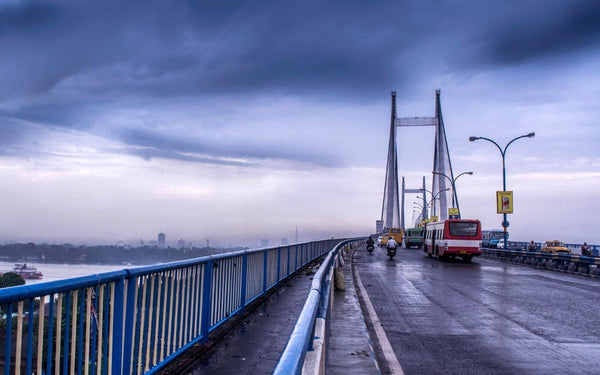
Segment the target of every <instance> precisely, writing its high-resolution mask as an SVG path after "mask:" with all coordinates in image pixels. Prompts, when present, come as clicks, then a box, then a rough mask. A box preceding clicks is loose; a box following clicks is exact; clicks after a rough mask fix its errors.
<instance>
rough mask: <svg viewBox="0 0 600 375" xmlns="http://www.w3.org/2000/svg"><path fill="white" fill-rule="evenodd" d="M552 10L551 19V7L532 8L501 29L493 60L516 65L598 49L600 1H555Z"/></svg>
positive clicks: (494, 48)
mask: <svg viewBox="0 0 600 375" xmlns="http://www.w3.org/2000/svg"><path fill="white" fill-rule="evenodd" d="M553 4H554V3H553ZM549 10H550V11H551V13H552V16H553V17H551V18H546V17H543V16H544V15H545V13H546V12H548V9H531V10H530V11H527V12H525V14H522V15H520V16H519V17H518V18H516V19H515V20H514V23H511V24H508V25H506V27H505V29H504V30H500V33H498V34H496V35H495V36H496V39H495V41H494V43H493V44H492V54H491V57H492V59H493V61H495V62H496V63H497V64H509V65H514V64H519V63H522V62H528V61H531V60H536V59H542V58H548V57H555V56H561V55H565V54H567V53H570V52H577V51H581V50H586V49H588V48H598V46H599V45H600V42H599V40H600V22H599V20H600V2H597V1H585V2H570V3H568V6H561V5H560V4H558V5H556V4H555V5H554V7H552V6H551V7H550V9H549ZM490 36H493V35H490Z"/></svg>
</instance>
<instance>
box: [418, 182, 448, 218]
mask: <svg viewBox="0 0 600 375" xmlns="http://www.w3.org/2000/svg"><path fill="white" fill-rule="evenodd" d="M419 190H421V191H426V192H428V193H429V194H431V197H432V198H431V200H430V201H429V203H426V205H432V206H433V216H436V215H435V200H436V199H437V196H438V195H440V193H442V192H444V191H448V190H450V188H446V189H444V190H440V191H438V192H437V193H436V194H435V195H433V193H432V192H431V191H429V190H427V189H419ZM423 201H424V202H427V200H426V199H425V193H423Z"/></svg>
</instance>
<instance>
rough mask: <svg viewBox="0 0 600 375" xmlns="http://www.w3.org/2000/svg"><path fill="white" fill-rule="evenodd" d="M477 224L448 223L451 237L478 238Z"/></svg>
mask: <svg viewBox="0 0 600 375" xmlns="http://www.w3.org/2000/svg"><path fill="white" fill-rule="evenodd" d="M477 226H478V224H477V223H469V222H458V223H452V222H450V223H448V230H449V232H450V235H451V236H464V237H477V229H478V228H477Z"/></svg>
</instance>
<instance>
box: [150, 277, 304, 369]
mask: <svg viewBox="0 0 600 375" xmlns="http://www.w3.org/2000/svg"><path fill="white" fill-rule="evenodd" d="M313 272H314V271H313V269H310V271H307V270H302V271H300V272H299V273H298V274H296V275H295V276H293V277H292V278H291V279H290V280H289V281H288V282H286V283H285V284H284V285H283V286H282V287H281V288H279V289H278V290H277V291H276V292H275V293H274V294H273V295H271V296H270V297H269V298H268V299H267V300H266V301H265V302H264V303H263V304H262V305H260V306H259V307H258V308H256V309H255V310H254V311H252V312H250V313H248V314H247V316H244V319H243V322H241V323H240V324H238V325H237V326H235V327H234V328H233V329H231V330H230V331H229V332H227V333H226V334H225V335H224V336H223V337H214V338H212V339H211V341H210V342H209V343H208V345H205V346H208V348H196V349H197V350H196V352H195V351H194V350H193V349H195V348H192V350H189V353H186V354H185V355H184V356H183V357H184V358H181V359H180V360H178V361H176V363H175V364H174V365H173V366H169V367H167V369H165V370H164V371H162V372H161V374H162V375H167V374H169V375H175V374H177V375H180V374H203V375H204V374H219V375H222V374H236V375H245V374H270V373H271V372H273V369H274V368H275V365H276V364H277V361H278V360H279V356H280V355H281V352H282V351H283V348H284V347H285V345H286V343H287V341H288V338H289V337H290V334H291V333H292V330H293V329H294V326H295V324H296V321H297V320H298V315H300V311H301V310H302V306H304V302H305V301H306V297H307V296H308V293H309V291H310V285H311V282H312V278H313ZM194 352H195V353H194ZM185 362H188V363H185Z"/></svg>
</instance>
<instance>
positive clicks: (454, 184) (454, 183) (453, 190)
mask: <svg viewBox="0 0 600 375" xmlns="http://www.w3.org/2000/svg"><path fill="white" fill-rule="evenodd" d="M432 173H433V174H438V175H440V176H444V177H446V178H447V179H448V181H450V184H452V208H454V197H456V208H458V218H459V219H460V204H459V203H458V195H457V194H456V180H458V178H459V177H460V176H462V175H464V174H468V175H472V174H473V172H463V173H461V174H459V175H458V176H456V177H455V178H454V180H453V179H451V178H450V177H448V176H446V175H445V174H443V173H440V172H432Z"/></svg>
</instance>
